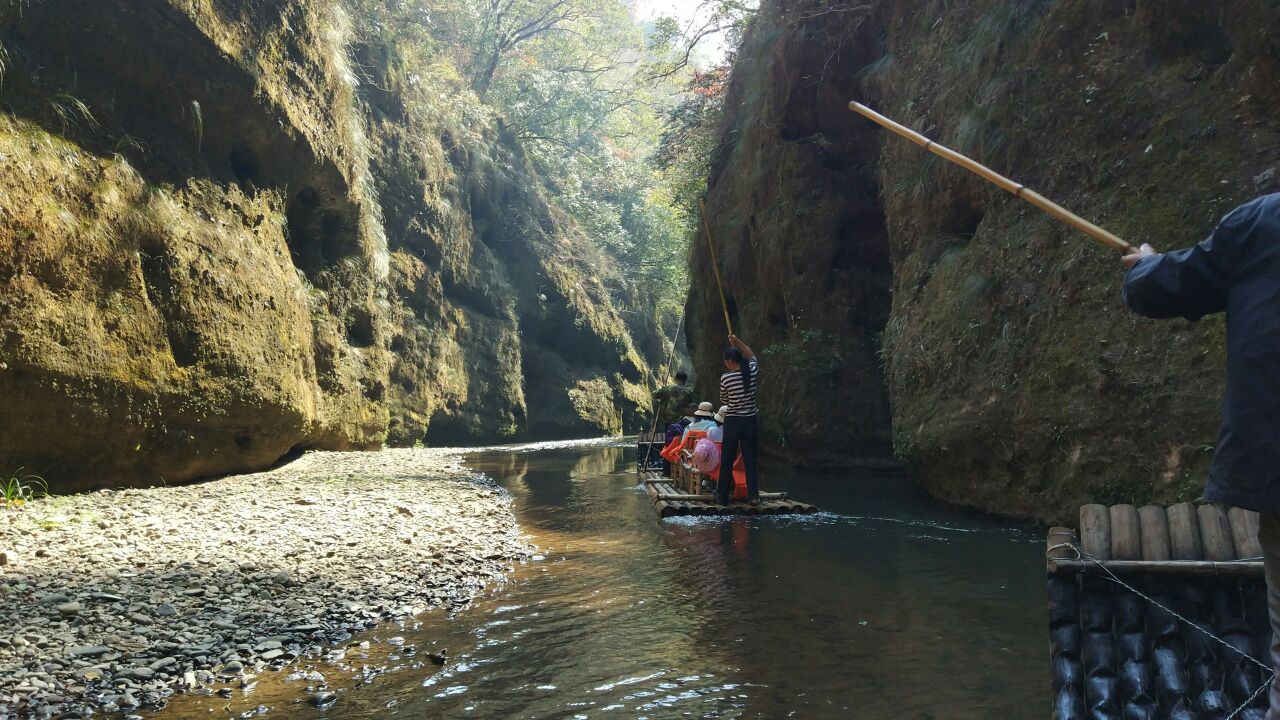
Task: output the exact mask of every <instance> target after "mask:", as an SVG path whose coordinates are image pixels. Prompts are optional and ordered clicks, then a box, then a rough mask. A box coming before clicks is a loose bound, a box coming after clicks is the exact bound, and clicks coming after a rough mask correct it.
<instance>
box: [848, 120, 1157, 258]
mask: <svg viewBox="0 0 1280 720" xmlns="http://www.w3.org/2000/svg"><path fill="white" fill-rule="evenodd" d="M849 109H850V110H853V111H854V112H856V113H859V114H860V115H864V116H866V117H867V118H869V119H870V120H872V121H873V122H875V123H877V124H879V125H881V126H883V127H885V128H888V129H889V130H892V131H893V132H895V133H897V134H899V135H901V136H902V137H904V138H906V139H908V140H910V141H911V142H913V143H915V144H917V145H919V146H920V147H922V148H924V149H925V150H928V151H929V152H931V153H933V154H934V155H938V156H940V157H943V158H946V159H947V160H950V161H951V162H953V163H955V164H956V165H959V166H960V167H962V168H964V169H966V170H968V171H969V172H972V173H974V174H976V175H979V176H981V177H982V178H984V179H986V180H987V181H989V182H991V183H992V184H993V185H995V186H996V187H999V188H1000V189H1001V190H1004V191H1006V192H1009V193H1012V194H1014V195H1016V196H1017V197H1020V198H1022V199H1023V200H1026V201H1027V202H1029V203H1031V204H1032V205H1035V206H1036V207H1038V208H1040V209H1041V210H1043V211H1045V212H1047V213H1049V214H1050V215H1052V216H1053V217H1055V218H1057V219H1059V220H1061V221H1062V222H1064V223H1066V224H1068V225H1070V226H1071V227H1073V228H1075V229H1077V230H1079V231H1080V232H1082V233H1084V234H1086V235H1089V236H1090V237H1093V238H1094V239H1096V240H1097V241H1098V242H1101V243H1102V244H1103V245H1106V246H1107V247H1109V248H1111V249H1112V250H1115V251H1116V252H1121V253H1125V254H1132V253H1136V252H1138V248H1136V247H1134V246H1133V245H1130V244H1129V243H1127V242H1125V241H1124V240H1121V239H1120V238H1118V237H1116V236H1115V235H1112V234H1111V233H1109V232H1107V231H1106V230H1104V229H1102V228H1100V227H1098V226H1097V225H1094V224H1093V223H1091V222H1089V221H1088V220H1085V219H1084V218H1082V217H1080V216H1079V215H1076V214H1075V213H1073V212H1071V211H1070V210H1067V209H1066V208H1064V207H1062V206H1061V205H1059V204H1057V203H1055V202H1053V201H1052V200H1050V199H1048V198H1046V197H1045V196H1043V195H1041V194H1040V193H1038V192H1036V191H1035V190H1032V189H1030V188H1028V187H1026V186H1025V185H1022V184H1021V183H1017V182H1014V181H1013V180H1010V179H1009V178H1007V177H1005V176H1003V175H1001V174H1000V173H998V172H996V171H995V170H992V169H991V168H989V167H987V166H986V165H983V164H982V163H979V162H975V161H974V160H970V159H969V158H967V157H965V156H964V155H961V154H960V153H958V152H956V151H955V150H952V149H951V148H948V147H945V146H943V145H939V144H938V143H936V142H934V141H932V140H930V139H929V138H927V137H925V136H924V135H921V134H920V133H918V132H916V131H915V130H912V129H911V128H909V127H907V126H905V125H902V124H900V123H896V122H894V121H893V120H890V119H889V118H887V117H885V116H884V115H881V114H880V113H878V112H876V111H875V110H872V109H871V108H869V107H867V106H866V105H863V104H862V103H858V102H851V103H849Z"/></svg>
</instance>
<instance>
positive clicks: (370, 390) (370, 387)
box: [361, 380, 387, 402]
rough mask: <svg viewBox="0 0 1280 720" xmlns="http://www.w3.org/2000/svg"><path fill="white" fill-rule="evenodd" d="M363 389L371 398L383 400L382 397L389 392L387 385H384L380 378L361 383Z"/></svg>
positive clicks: (376, 400)
mask: <svg viewBox="0 0 1280 720" xmlns="http://www.w3.org/2000/svg"><path fill="white" fill-rule="evenodd" d="M361 391H362V392H363V393H364V396H365V397H366V398H368V399H369V400H372V401H373V402H381V401H382V398H383V397H384V396H386V394H387V386H386V385H383V384H382V381H380V380H379V381H374V382H372V383H361Z"/></svg>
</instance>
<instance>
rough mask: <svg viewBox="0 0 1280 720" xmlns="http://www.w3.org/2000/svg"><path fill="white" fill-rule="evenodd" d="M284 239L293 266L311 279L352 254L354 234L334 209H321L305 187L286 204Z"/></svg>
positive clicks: (318, 200) (314, 194)
mask: <svg viewBox="0 0 1280 720" xmlns="http://www.w3.org/2000/svg"><path fill="white" fill-rule="evenodd" d="M285 217H286V220H287V222H288V225H287V228H288V233H287V235H286V240H287V241H288V243H289V252H290V253H291V254H292V255H293V263H294V265H295V266H297V267H298V269H300V270H302V271H303V272H304V273H306V274H307V276H308V277H312V278H313V279H314V275H315V273H317V272H319V271H321V270H323V269H325V268H326V267H329V266H331V265H333V264H334V263H336V262H337V261H338V260H341V259H342V258H343V256H345V255H349V254H354V253H355V252H356V248H355V246H354V243H355V233H354V231H353V230H351V228H349V226H348V223H347V221H346V218H345V217H344V216H343V214H342V213H341V212H339V211H337V210H334V209H331V208H327V207H324V205H323V204H322V202H321V197H320V194H319V193H317V192H316V190H315V189H314V188H310V187H306V188H303V189H302V190H299V191H298V194H297V195H295V196H294V197H293V200H291V201H290V202H289V206H288V208H287V209H286V211H285Z"/></svg>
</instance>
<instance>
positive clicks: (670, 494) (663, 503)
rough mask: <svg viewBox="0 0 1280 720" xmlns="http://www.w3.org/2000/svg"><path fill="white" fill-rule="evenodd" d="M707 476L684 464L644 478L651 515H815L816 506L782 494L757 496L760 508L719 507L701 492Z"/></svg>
mask: <svg viewBox="0 0 1280 720" xmlns="http://www.w3.org/2000/svg"><path fill="white" fill-rule="evenodd" d="M704 481H706V482H707V483H710V481H711V480H710V478H709V477H707V475H705V474H703V473H701V472H699V471H698V469H697V468H695V467H693V466H692V465H689V464H688V463H687V462H682V463H678V464H674V465H672V467H671V477H670V478H665V477H663V476H662V474H661V473H658V472H648V473H645V474H644V486H645V491H646V492H647V493H648V494H649V499H650V500H651V501H653V511H654V512H656V513H658V516H659V517H664V518H666V517H672V516H675V515H794V514H808V513H815V512H818V508H817V507H816V506H813V505H810V504H808V503H802V502H797V501H795V500H791V499H789V498H787V494H786V493H768V492H762V493H760V504H759V505H751V504H749V503H745V502H731V503H729V504H728V505H720V504H719V503H717V502H716V498H715V494H714V493H713V492H708V491H706V490H704V487H705V486H704V484H703V483H704Z"/></svg>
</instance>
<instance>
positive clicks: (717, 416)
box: [714, 405, 729, 423]
mask: <svg viewBox="0 0 1280 720" xmlns="http://www.w3.org/2000/svg"><path fill="white" fill-rule="evenodd" d="M727 412H729V406H728V405H721V406H720V409H719V410H717V411H716V414H715V416H714V418H715V421H716V422H718V423H723V422H724V414H725V413H727Z"/></svg>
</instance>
